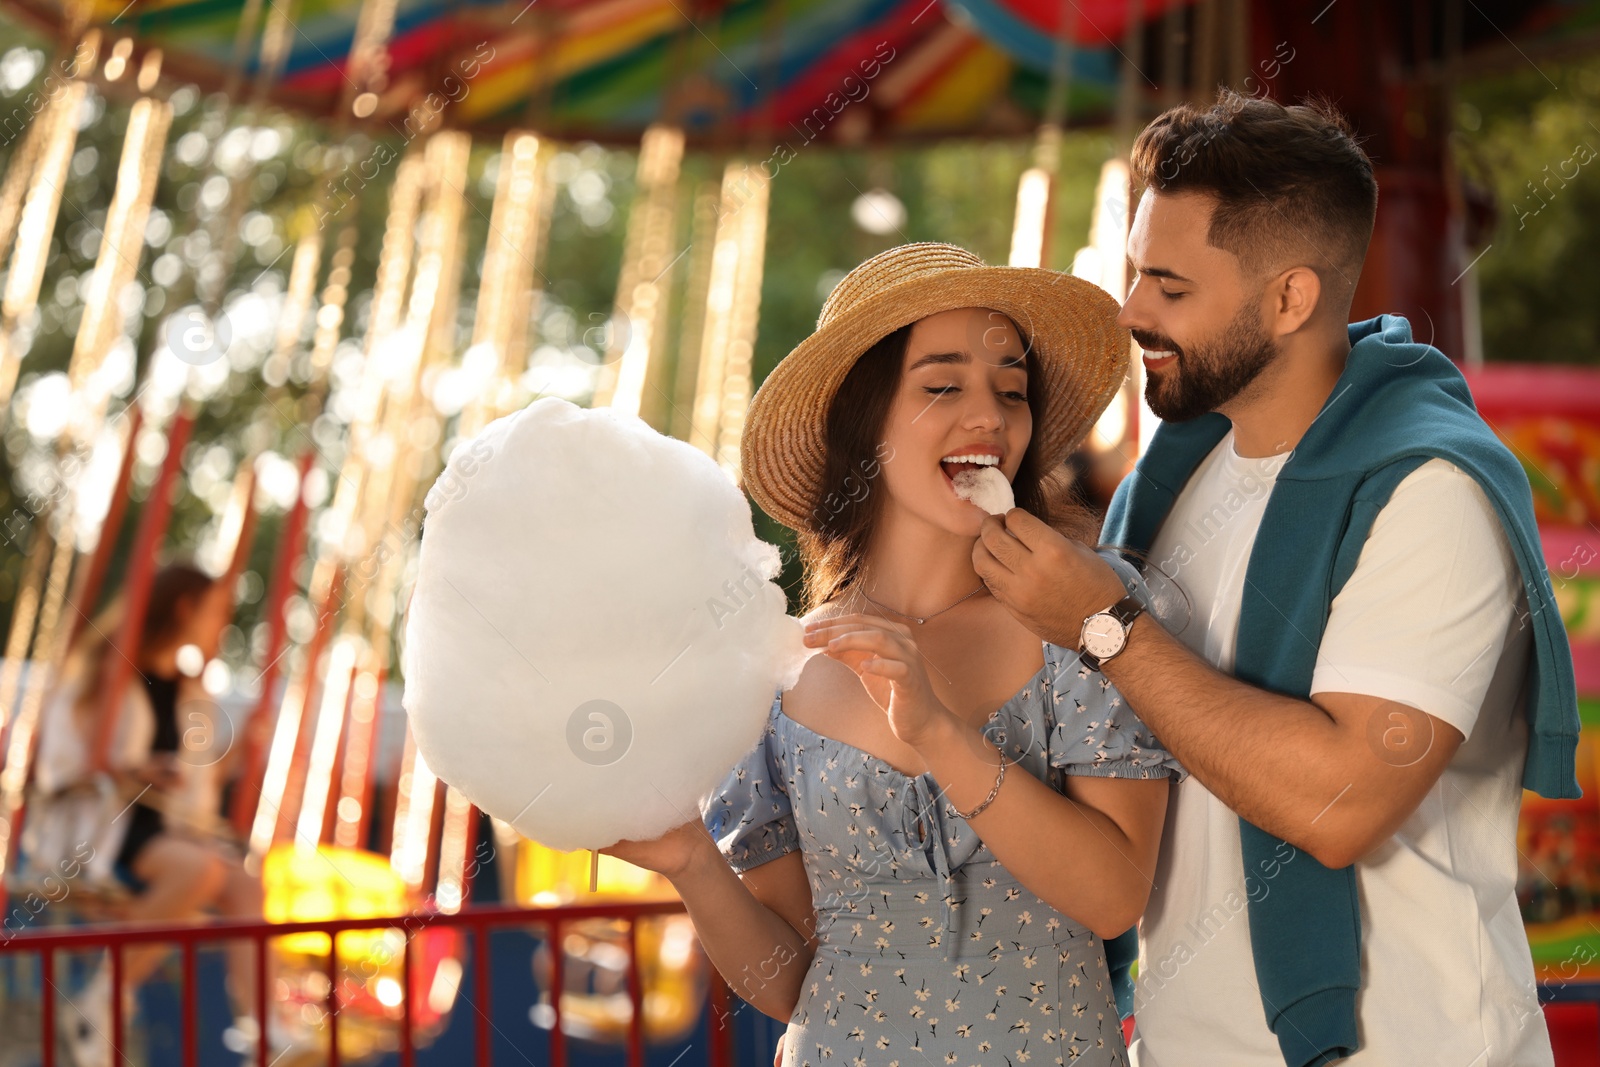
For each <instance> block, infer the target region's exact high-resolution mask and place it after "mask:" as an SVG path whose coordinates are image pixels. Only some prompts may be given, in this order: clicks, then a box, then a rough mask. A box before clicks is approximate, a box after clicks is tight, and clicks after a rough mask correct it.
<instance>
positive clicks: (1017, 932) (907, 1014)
mask: <svg viewBox="0 0 1600 1067" xmlns="http://www.w3.org/2000/svg"><path fill="white" fill-rule="evenodd" d="M1126 580H1127V579H1126V578H1125V581H1126ZM1130 584H1131V583H1130ZM984 732H985V734H986V735H987V736H988V737H989V739H990V740H991V741H993V742H994V743H995V744H996V745H997V746H999V747H1000V748H1001V749H1002V750H1003V751H1004V752H1005V753H1006V756H1007V758H1008V759H1010V760H1013V761H1015V762H1016V767H1014V768H1012V771H1011V773H1013V774H1015V773H1017V771H1018V770H1025V771H1027V772H1028V773H1030V774H1032V775H1033V776H1034V777H1036V778H1038V779H1040V780H1041V781H1044V782H1046V783H1047V784H1049V785H1051V786H1052V787H1054V788H1055V789H1057V790H1058V791H1061V790H1063V788H1064V784H1065V778H1064V775H1067V774H1085V775H1096V776H1100V777H1115V778H1152V777H1161V776H1173V777H1174V778H1175V780H1182V778H1183V777H1185V776H1186V772H1185V771H1184V769H1183V768H1182V767H1181V766H1180V765H1179V764H1178V763H1177V761H1176V760H1175V759H1173V757H1172V756H1171V755H1170V754H1169V753H1168V752H1167V751H1166V750H1165V749H1163V748H1162V747H1161V745H1160V744H1159V742H1157V741H1156V739H1155V738H1154V737H1153V736H1152V735H1151V733H1150V731H1149V729H1148V728H1147V727H1146V726H1145V725H1144V724H1143V723H1142V722H1140V721H1139V719H1138V718H1137V717H1136V716H1134V714H1133V713H1132V712H1131V711H1130V710H1129V709H1128V707H1127V706H1126V705H1125V704H1124V703H1123V701H1122V698H1121V695H1120V694H1119V693H1118V692H1117V690H1116V688H1115V687H1114V686H1112V685H1111V684H1110V682H1109V681H1108V680H1107V679H1106V678H1105V677H1103V676H1102V675H1100V674H1099V673H1098V672H1095V671H1091V670H1090V669H1089V668H1088V667H1087V666H1085V665H1084V664H1083V663H1081V662H1080V661H1079V659H1078V656H1077V653H1075V652H1073V651H1072V650H1070V649H1065V648H1061V647H1059V646H1056V645H1053V644H1050V643H1048V642H1045V643H1044V666H1043V667H1042V668H1041V669H1040V671H1039V672H1038V674H1036V675H1035V676H1034V677H1033V678H1032V679H1031V680H1030V681H1029V682H1028V684H1027V685H1025V686H1024V687H1023V688H1022V690H1021V691H1020V692H1018V693H1017V694H1015V695H1014V696H1013V697H1012V698H1011V699H1010V700H1008V701H1007V702H1006V703H1005V704H1003V705H1001V706H1000V707H999V708H998V709H996V711H995V713H994V714H993V715H992V716H991V717H990V718H989V720H988V722H987V723H986V725H985V727H984ZM702 815H703V816H704V819H705V822H706V826H707V828H708V829H709V830H710V832H711V834H712V836H713V837H714V838H716V840H717V843H718V847H719V848H720V849H721V851H722V853H723V855H724V856H725V857H726V858H727V860H728V862H729V864H730V866H732V867H733V868H734V870H736V871H739V872H741V873H742V872H744V871H747V870H749V869H750V868H752V867H757V866H760V865H761V864H763V863H766V862H769V861H771V860H774V859H777V858H778V857H779V856H782V855H785V854H786V853H789V852H793V851H795V850H796V849H799V850H800V852H801V855H802V858H803V860H804V864H805V870H806V876H807V879H808V880H809V882H810V884H811V896H812V901H813V904H814V906H815V909H816V913H817V924H818V925H817V938H818V947H817V951H816V954H815V956H814V957H813V959H812V962H811V966H810V969H809V971H808V972H807V974H806V976H805V980H804V983H803V985H802V988H801V995H800V1000H799V1003H798V1004H796V1006H795V1010H794V1014H793V1016H792V1017H791V1019H790V1023H789V1030H788V1036H787V1039H786V1040H785V1042H784V1048H785V1053H784V1060H783V1067H824V1065H831V1064H835V1063H837V1064H842V1065H843V1064H848V1065H851V1067H912V1065H917V1064H934V1065H940V1067H952V1065H954V1067H970V1065H981V1067H990V1065H995V1064H1002V1063H1003V1064H1007V1065H1009V1067H1019V1065H1022V1064H1077V1065H1081V1067H1088V1065H1096V1067H1098V1065H1107V1064H1119V1065H1120V1064H1126V1063H1127V1062H1128V1059H1127V1051H1126V1048H1125V1046H1124V1044H1123V1040H1122V1030H1121V1022H1120V1019H1119V1016H1118V1013H1117V1010H1116V1003H1115V999H1114V996H1113V991H1112V986H1111V980H1110V977H1109V974H1108V972H1107V968H1106V958H1105V949H1104V946H1103V945H1102V943H1101V941H1100V939H1099V938H1097V937H1095V936H1094V934H1092V933H1091V932H1090V931H1089V930H1087V929H1086V928H1084V927H1083V926H1081V925H1079V924H1078V923H1076V922H1074V921H1073V920H1072V919H1070V918H1068V917H1067V916H1066V915H1064V914H1062V913H1061V912H1059V911H1057V910H1056V909H1054V908H1052V907H1051V906H1050V905H1048V904H1046V903H1045V902H1044V901H1043V900H1042V899H1040V898H1039V897H1038V896H1037V895H1035V894H1034V893H1032V892H1030V891H1029V890H1028V889H1026V888H1025V887H1024V886H1023V885H1022V884H1021V883H1020V882H1018V881H1017V880H1016V879H1015V878H1014V877H1012V876H1011V874H1010V873H1009V872H1008V871H1007V870H1006V869H1005V867H1004V866H1002V865H1001V863H1000V862H999V861H998V860H997V859H995V858H994V856H993V854H992V853H990V851H989V849H988V848H987V847H986V846H985V845H984V843H983V842H982V841H981V840H980V839H979V837H978V835H977V833H976V832H975V831H974V830H973V829H972V827H971V826H970V825H969V824H968V823H967V822H966V820H964V819H962V818H961V817H960V816H958V815H956V814H955V813H954V812H952V811H951V810H950V809H949V807H948V805H947V804H945V803H944V802H943V801H942V799H941V798H940V797H939V793H938V785H937V783H936V782H935V781H934V779H933V777H932V775H931V774H923V775H920V776H918V777H915V778H913V777H908V776H907V775H904V774H902V773H901V772H899V771H897V770H895V769H894V768H893V767H891V766H890V765H889V764H887V763H885V762H884V761H882V760H880V759H878V758H876V757H874V756H871V755H869V754H867V753H866V752H863V751H861V750H860V749H858V748H855V747H853V746H851V745H848V744H845V743H844V742H842V741H838V740H835V739H833V738H829V737H824V736H822V735H821V734H817V733H814V732H813V731H811V730H810V729H808V728H807V727H805V726H802V725H801V724H800V723H798V722H795V721H794V720H793V719H790V718H789V717H788V716H787V715H785V714H784V711H783V704H782V694H781V692H780V693H779V694H778V695H777V696H775V697H774V699H773V702H772V707H771V709H770V711H769V714H768V718H767V724H766V729H765V730H764V732H763V734H762V737H761V740H760V742H759V743H758V744H757V745H756V746H755V748H754V749H753V750H752V751H751V752H750V753H749V755H747V756H746V757H745V758H744V759H743V760H741V761H740V762H739V763H738V764H737V765H736V766H735V767H734V768H733V770H732V771H731V772H730V774H729V775H728V778H727V779H726V781H725V782H724V783H723V785H722V787H721V788H720V789H719V790H718V792H717V793H715V794H713V796H712V798H711V799H710V801H709V802H708V803H707V805H706V806H705V807H704V809H703V811H702ZM1041 847H1045V843H1043V842H1041ZM1086 876H1087V877H1092V876H1093V872H1086Z"/></svg>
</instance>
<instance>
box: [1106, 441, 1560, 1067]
mask: <svg viewBox="0 0 1600 1067" xmlns="http://www.w3.org/2000/svg"><path fill="white" fill-rule="evenodd" d="M1287 458H1288V454H1287V453H1284V454H1281V455H1277V456H1268V457H1263V458H1244V457H1241V456H1239V455H1238V454H1237V453H1236V452H1235V451H1234V449H1233V434H1232V433H1231V432H1230V433H1229V434H1228V435H1227V436H1226V437H1225V438H1223V440H1222V441H1221V442H1220V443H1219V444H1218V445H1217V447H1216V448H1215V449H1214V450H1213V451H1212V452H1211V453H1210V455H1208V456H1207V457H1206V459H1205V460H1204V461H1203V462H1202V463H1201V464H1200V466H1199V467H1198V468H1197V469H1196V471H1195V473H1194V475H1193V476H1192V477H1191V478H1190V480H1189V483H1188V484H1187V485H1186V486H1185V487H1184V489H1183V492H1182V493H1181V494H1180V495H1179V496H1178V499H1177V502H1176V503H1175V505H1174V507H1173V509H1172V512H1171V514H1170V515H1169V516H1168V517H1167V519H1166V521H1165V523H1164V524H1163V526H1162V529H1161V531H1160V533H1159V534H1158V536H1157V537H1156V540H1155V543H1154V544H1153V545H1152V547H1151V551H1150V561H1151V562H1152V563H1154V564H1156V565H1157V566H1160V567H1161V568H1162V570H1163V571H1165V572H1166V573H1167V574H1169V575H1171V576H1173V577H1175V578H1176V579H1177V580H1178V583H1179V584H1180V585H1181V586H1182V588H1183V590H1184V591H1185V592H1186V593H1187V594H1188V596H1189V599H1190V602H1191V618H1190V621H1189V624H1188V626H1187V627H1186V628H1185V629H1184V630H1183V631H1182V632H1181V633H1179V634H1178V635H1177V636H1178V637H1179V639H1180V640H1182V641H1183V642H1184V643H1185V644H1186V645H1187V646H1188V647H1189V648H1190V649H1192V650H1193V651H1194V652H1195V653H1197V654H1198V655H1200V656H1203V657H1204V658H1205V659H1206V660H1208V661H1209V662H1210V663H1212V664H1213V665H1214V666H1216V667H1217V668H1218V669H1220V670H1224V671H1231V670H1232V668H1233V662H1234V643H1235V639H1236V637H1237V635H1238V628H1239V608H1240V602H1241V599H1242V595H1243V589H1244V575H1245V566H1246V564H1247V563H1248V562H1249V557H1250V549H1251V546H1252V545H1253V544H1254V542H1255V536H1256V530H1257V527H1258V526H1259V525H1260V521H1261V515H1262V512H1263V511H1264V510H1265V508H1266V504H1267V498H1268V496H1269V495H1270V493H1271V491H1272V486H1273V484H1274V482H1275V481H1276V479H1277V475H1278V471H1279V469H1280V468H1281V467H1282V466H1283V463H1284V462H1285V460H1286V459H1287ZM1526 603H1527V601H1526V598H1525V597H1524V595H1523V592H1522V585H1521V581H1520V575H1519V571H1518V567H1517V563H1516V558H1515V557H1514V556H1513V555H1512V552H1511V548H1510V544H1509V542H1508V541H1507V538H1506V535H1505V531H1504V530H1503V529H1502V527H1501V524H1500V520H1499V518H1498V517H1497V516H1496V515H1495V512H1494V507H1493V505H1492V504H1491V503H1490V501H1489V499H1488V497H1487V496H1485V494H1484V492H1483V490H1482V488H1480V487H1479V486H1478V484H1477V482H1476V481H1475V480H1474V479H1473V478H1472V477H1471V476H1470V475H1468V474H1466V473H1465V472H1463V471H1461V470H1460V469H1459V468H1457V467H1456V466H1454V465H1453V464H1450V463H1448V462H1446V461H1444V460H1440V459H1430V460H1428V461H1427V462H1425V463H1424V464H1422V465H1421V466H1420V467H1418V468H1417V469H1416V470H1415V471H1413V472H1412V473H1411V474H1410V475H1409V476H1408V477H1406V478H1405V479H1404V480H1403V481H1402V482H1400V484H1399V485H1398V486H1397V487H1396V489H1395V491H1394V494H1393V496H1392V497H1391V498H1390V500H1389V502H1388V504H1387V505H1385V507H1384V508H1383V509H1382V510H1381V511H1380V512H1379V513H1378V516H1377V519H1376V521H1374V523H1373V525H1372V530H1371V532H1370V534H1369V535H1368V539H1367V542H1366V544H1365V545H1364V546H1363V548H1362V551H1361V556H1360V558H1359V560H1358V562H1357V564H1356V568H1355V571H1354V572H1353V573H1352V575H1351V577H1350V579H1349V581H1348V583H1347V584H1346V585H1345V586H1344V587H1343V589H1342V590H1341V591H1340V593H1339V595H1338V596H1337V597H1335V598H1334V601H1333V604H1332V607H1331V611H1330V614H1329V619H1328V626H1327V630H1326V632H1325V633H1324V635H1323V639H1322V644H1321V646H1320V647H1319V650H1318V654H1317V663H1316V668H1315V673H1314V675H1313V678H1312V683H1311V692H1312V693H1318V692H1345V693H1362V694H1369V695H1373V696H1381V697H1387V698H1389V699H1391V700H1396V701H1399V702H1401V703H1403V704H1408V705H1411V706H1413V707H1417V708H1419V709H1422V710H1424V711H1426V712H1428V713H1429V714H1431V715H1434V716H1437V717H1438V718H1440V719H1443V720H1444V721H1445V722H1448V723H1449V724H1450V725H1452V726H1454V727H1455V728H1456V729H1458V730H1460V731H1461V733H1462V735H1463V736H1464V737H1465V738H1466V741H1465V743H1463V744H1462V745H1461V747H1460V748H1459V749H1458V750H1457V752H1456V755H1455V757H1454V758H1453V759H1452V760H1451V761H1450V763H1449V765H1448V766H1447V767H1446V768H1445V770H1444V773H1443V775H1442V776H1441V777H1440V779H1439V781H1438V782H1437V783H1436V784H1435V785H1434V787H1433V788H1432V789H1431V790H1430V791H1429V792H1428V794H1427V796H1426V797H1425V798H1424V799H1423V801H1422V803H1421V804H1420V805H1419V806H1418V808H1417V810H1416V811H1415V812H1414V813H1413V814H1412V815H1411V817H1410V818H1409V819H1407V820H1406V821H1405V823H1404V824H1403V825H1402V826H1401V827H1400V829H1399V830H1398V831H1397V832H1396V833H1395V835H1394V836H1393V837H1392V838H1390V839H1389V840H1388V841H1387V842H1385V843H1384V844H1383V845H1381V846H1379V847H1378V848H1377V849H1376V850H1375V851H1374V852H1372V853H1371V854H1370V855H1369V856H1367V857H1366V858H1365V859H1362V860H1360V861H1358V862H1357V863H1356V865H1355V868H1356V885H1357V890H1358V895H1359V898H1360V906H1361V990H1360V992H1359V994H1358V995H1357V999H1356V1007H1357V1013H1358V1020H1359V1023H1358V1025H1359V1030H1360V1037H1361V1049H1360V1051H1359V1052H1357V1053H1356V1054H1355V1055H1354V1056H1351V1057H1349V1058H1347V1059H1345V1060H1342V1061H1340V1062H1341V1064H1346V1065H1349V1067H1395V1065H1403V1064H1422V1063H1439V1064H1455V1065H1459V1067H1501V1065H1505V1067H1510V1065H1516V1067H1539V1065H1549V1064H1552V1063H1553V1060H1552V1056H1551V1051H1550V1039H1549V1035H1548V1033H1547V1031H1546V1029H1545V1023H1544V1016H1543V1014H1542V1012H1541V1011H1540V1010H1539V1006H1538V1000H1537V992H1536V987H1535V984H1534V976H1533V960H1532V957H1531V955H1530V953H1529V950H1528V942H1527V936H1526V934H1525V933H1524V932H1523V927H1522V919H1521V915H1520V914H1519V913H1518V910H1517V901H1516V879H1517V852H1516V840H1517V814H1518V808H1519V806H1520V804H1521V800H1522V784H1521V783H1522V770H1523V763H1524V760H1525V757H1526V754H1527V721H1526V718H1525V716H1524V715H1523V713H1522V704H1523V698H1522V689H1523V681H1524V673H1525V670H1526V667H1527V658H1528V654H1529V648H1530V643H1531V642H1530V636H1531V634H1530V630H1529V628H1528V627H1526V626H1525V625H1522V624H1521V623H1520V621H1519V620H1521V619H1522V618H1523V616H1525V615H1526V613H1527V608H1526ZM1263 725H1264V727H1265V726H1266V725H1267V724H1263ZM1395 740H1403V738H1396V739H1395ZM1380 744H1381V741H1380ZM1281 851H1282V853H1283V856H1284V858H1287V862H1291V863H1292V862H1294V861H1295V858H1297V857H1296V856H1295V854H1294V853H1293V852H1291V851H1290V850H1288V849H1287V848H1284V849H1282V850H1281ZM1273 873H1276V872H1275V871H1274V872H1273ZM1271 890H1272V884H1271V880H1270V876H1263V875H1256V876H1252V878H1251V879H1250V881H1249V884H1248V885H1247V883H1246V880H1245V877H1244V870H1243V863H1242V860H1241V857H1240V845H1239V818H1238V816H1237V815H1235V814H1234V813H1233V812H1232V811H1230V810H1229V809H1228V808H1227V807H1226V806H1224V805H1223V804H1222V802H1221V801H1219V800H1217V798H1216V797H1214V796H1213V795H1212V794H1211V793H1210V792H1209V791H1208V790H1207V789H1206V787H1205V786H1204V785H1202V784H1201V782H1200V780H1199V778H1198V777H1195V776H1193V775H1191V776H1190V777H1189V778H1188V779H1187V780H1186V781H1184V782H1183V783H1182V784H1180V785H1177V786H1176V787H1174V789H1173V791H1172V793H1171V798H1170V801H1169V806H1168V811H1167V822H1166V831H1165V836H1164V838H1163V841H1162V851H1161V859H1160V863H1159V865H1158V868H1157V875H1156V883H1155V889H1154V891H1153V892H1152V893H1151V896H1150V904H1149V907H1148V908H1147V909H1146V911H1145V915H1144V919H1143V921H1142V922H1141V923H1140V931H1139V932H1140V938H1139V977H1138V979H1137V981H1136V982H1135V987H1134V988H1135V996H1134V1012H1135V1019H1136V1029H1135V1031H1134V1037H1133V1042H1132V1045H1131V1050H1130V1051H1131V1054H1132V1060H1133V1064H1134V1067H1180V1065H1181V1067H1282V1064H1283V1058H1282V1055H1281V1053H1280V1052H1279V1049H1278V1042H1277V1038H1276V1037H1274V1036H1273V1034H1272V1032H1271V1031H1270V1030H1269V1029H1268V1028H1267V1022H1266V1014H1265V1012H1264V1010H1263V1009H1262V1005H1261V995H1260V989H1259V986H1258V985H1257V982H1256V975H1255V966H1254V962H1253V959H1252V956H1251V952H1250V926H1249V919H1248V916H1247V914H1246V908H1247V906H1248V905H1247V900H1248V899H1249V898H1250V897H1251V895H1253V896H1254V897H1255V898H1257V899H1259V898H1261V897H1262V896H1263V895H1264V894H1266V893H1270V892H1271Z"/></svg>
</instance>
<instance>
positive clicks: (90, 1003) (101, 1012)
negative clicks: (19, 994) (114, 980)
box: [46, 967, 126, 1067]
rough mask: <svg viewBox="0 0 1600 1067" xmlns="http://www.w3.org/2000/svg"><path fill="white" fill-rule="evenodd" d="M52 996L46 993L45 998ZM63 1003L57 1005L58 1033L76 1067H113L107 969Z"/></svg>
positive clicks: (97, 972)
mask: <svg viewBox="0 0 1600 1067" xmlns="http://www.w3.org/2000/svg"><path fill="white" fill-rule="evenodd" d="M53 993H54V991H53V990H47V991H46V995H53ZM61 1000H62V1001H63V1003H58V1005H57V1010H56V1029H57V1031H59V1032H60V1034H61V1039H62V1042H63V1043H64V1044H65V1045H66V1046H67V1053H68V1055H70V1056H71V1057H72V1063H73V1065H74V1067H112V1063H113V1060H114V1059H115V1057H114V1056H113V1055H112V1048H111V976H110V974H109V973H108V972H107V969H106V968H105V967H101V968H99V969H98V970H96V971H95V973H94V976H93V977H91V978H90V979H89V981H88V982H87V983H86V984H85V985H84V987H83V989H82V990H80V991H79V993H78V995H77V996H76V997H62V998H61ZM124 1020H126V1016H124Z"/></svg>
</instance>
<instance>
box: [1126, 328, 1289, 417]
mask: <svg viewBox="0 0 1600 1067" xmlns="http://www.w3.org/2000/svg"><path fill="white" fill-rule="evenodd" d="M1147 336H1148V335H1147ZM1134 339H1135V340H1138V341H1139V342H1140V344H1141V345H1144V347H1145V348H1146V349H1148V350H1149V351H1158V350H1160V347H1162V346H1157V345H1154V344H1150V345H1145V344H1144V339H1143V338H1141V337H1140V334H1139V331H1134ZM1165 347H1168V348H1169V349H1170V346H1165ZM1277 355H1278V350H1277V347H1276V346H1275V345H1274V344H1273V343H1272V339H1271V338H1270V337H1268V336H1267V335H1266V334H1265V333H1264V332H1263V331H1262V329H1261V308H1260V306H1259V305H1257V304H1254V303H1252V302H1250V301H1246V302H1245V303H1244V304H1242V305H1241V306H1240V308H1239V312H1238V314H1236V315H1234V317H1233V321H1232V322H1230V323H1228V325H1227V327H1226V328H1225V329H1224V330H1223V331H1222V335H1221V336H1220V337H1218V338H1216V339H1215V340H1212V341H1204V342H1200V343H1197V344H1195V345H1193V346H1191V347H1189V348H1186V349H1184V350H1182V351H1181V352H1179V354H1178V355H1177V356H1176V357H1174V358H1175V360H1176V363H1177V366H1174V367H1172V368H1170V369H1168V370H1166V371H1164V372H1158V373H1156V374H1148V375H1146V376H1145V383H1144V398H1145V402H1146V403H1147V404H1149V405H1150V410H1151V411H1152V412H1154V413H1155V415H1156V417H1158V418H1160V419H1163V420H1165V421H1167V422H1186V421H1187V420H1189V419H1193V418H1198V417H1199V416H1201V415H1204V414H1205V413H1206V412H1208V411H1215V410H1217V408H1219V407H1221V406H1222V405H1223V404H1226V403H1227V402H1228V401H1230V400H1232V399H1233V398H1234V397H1236V396H1238V395H1239V394H1240V393H1241V392H1243V391H1244V389H1245V387H1246V386H1248V385H1249V384H1250V383H1251V382H1253V381H1255V380H1256V378H1258V377H1259V376H1260V375H1261V372H1262V371H1264V370H1266V369H1267V365H1268V364H1270V363H1271V362H1272V361H1273V360H1274V359H1275V358H1277Z"/></svg>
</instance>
